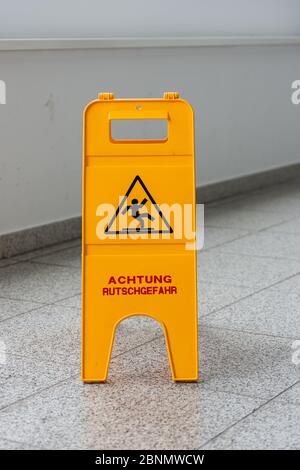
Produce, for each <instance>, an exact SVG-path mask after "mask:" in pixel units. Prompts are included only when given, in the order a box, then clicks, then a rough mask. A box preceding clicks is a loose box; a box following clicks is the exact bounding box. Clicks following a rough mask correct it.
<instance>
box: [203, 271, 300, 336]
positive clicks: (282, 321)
mask: <svg viewBox="0 0 300 470" xmlns="http://www.w3.org/2000/svg"><path fill="white" fill-rule="evenodd" d="M206 323H207V325H208V326H213V327H219V328H229V329H233V330H242V331H249V332H251V331H252V332H254V333H261V334H266V335H274V336H286V337H291V338H292V337H295V338H299V339H300V276H295V277H293V278H291V279H289V280H287V281H284V282H282V283H280V284H277V285H276V286H274V287H270V288H269V289H266V290H263V291H262V292H259V293H257V294H253V295H251V296H250V297H247V298H245V299H242V300H240V301H239V302H238V303H235V304H233V305H231V306H229V307H226V308H223V309H222V310H219V311H218V312H216V313H213V314H212V315H210V316H209V317H208V318H207V320H206Z"/></svg>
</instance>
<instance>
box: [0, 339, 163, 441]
mask: <svg viewBox="0 0 300 470" xmlns="http://www.w3.org/2000/svg"><path fill="white" fill-rule="evenodd" d="M162 336H163V335H162ZM159 338H160V336H157V337H155V338H152V339H151V340H149V341H146V342H145V343H142V344H140V345H137V346H135V347H133V348H131V349H128V350H126V351H123V352H121V353H119V354H116V355H115V356H112V358H111V359H112V360H113V359H115V358H117V357H119V356H122V355H123V354H126V353H128V352H131V351H133V350H134V349H137V348H140V347H142V346H144V345H145V344H148V343H151V342H152V341H156V340H158V339H159ZM13 355H14V356H16V357H19V358H28V356H23V355H22V356H20V355H17V354H13ZM52 364H53V365H55V363H52ZM108 374H109V371H108ZM79 375H80V374H79V372H78V373H76V374H71V375H69V376H68V377H66V378H64V379H62V380H59V381H58V382H55V383H53V384H51V385H48V386H47V387H44V388H41V389H39V390H37V391H36V392H33V393H31V394H29V395H27V396H26V397H23V398H19V399H18V400H15V401H13V402H12V403H9V404H8V405H5V406H3V407H0V416H1V412H2V411H4V410H6V409H7V408H10V407H12V406H16V405H18V403H20V402H23V401H26V400H28V399H30V398H32V397H34V396H36V395H39V394H41V393H42V392H44V391H47V390H49V389H51V388H53V387H56V386H57V385H60V384H62V383H64V382H67V381H68V380H70V379H72V378H76V377H78V376H79ZM2 438H3V439H5V437H4V436H2Z"/></svg>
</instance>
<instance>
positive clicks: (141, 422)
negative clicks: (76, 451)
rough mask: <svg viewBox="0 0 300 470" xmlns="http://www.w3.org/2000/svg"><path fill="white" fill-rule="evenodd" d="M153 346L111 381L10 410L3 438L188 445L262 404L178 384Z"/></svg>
mask: <svg viewBox="0 0 300 470" xmlns="http://www.w3.org/2000/svg"><path fill="white" fill-rule="evenodd" d="M149 344H151V343H149ZM153 351H156V353H155V352H153V356H152V359H151V356H150V357H149V354H147V353H146V354H145V352H144V347H141V348H138V349H137V350H136V351H130V352H129V353H127V354H123V355H121V356H118V357H117V358H115V359H113V360H112V367H111V369H112V370H111V374H110V378H109V381H108V383H107V384H93V385H90V384H86V385H83V384H81V383H80V382H79V380H77V379H71V380H67V381H65V382H64V383H61V384H59V385H57V386H54V387H51V389H49V390H45V391H43V392H41V393H40V394H38V395H36V396H35V397H34V398H29V399H28V400H24V401H23V402H22V403H21V402H20V403H17V404H15V405H13V406H11V407H9V408H7V409H5V410H3V411H2V412H0V428H1V429H2V430H3V432H2V437H4V438H6V439H11V438H12V436H14V439H16V440H25V438H26V439H27V441H30V442H31V443H32V444H33V445H36V446H41V445H44V446H46V447H47V448H94V449H97V448H106V449H126V448H135V449H145V448H149V447H150V448H154V449H168V448H170V449H172V448H173V449H175V448H183V449H184V448H187V449H188V448H195V447H196V446H197V445H201V443H202V442H205V441H206V440H208V439H209V438H211V437H212V436H214V435H215V434H216V433H218V432H221V431H222V430H223V429H226V428H227V427H228V426H229V425H231V424H233V423H234V422H235V421H236V420H237V419H240V418H242V417H243V416H245V415H246V414H248V413H249V412H251V411H253V410H254V409H255V408H256V407H257V406H259V404H261V400H260V399H253V398H249V397H243V396H238V395H233V394H228V393H224V392H214V391H212V390H205V388H204V387H203V386H202V384H174V383H172V382H171V380H170V377H169V375H168V374H166V373H165V372H166V371H165V370H164V367H162V368H161V367H158V364H157V362H156V359H157V360H158V363H159V364H160V363H162V364H164V365H165V366H166V354H164V355H163V357H162V356H160V357H158V356H157V354H159V351H157V350H156V349H155V348H154V350H153ZM182 430H183V431H184V432H183V431H182Z"/></svg>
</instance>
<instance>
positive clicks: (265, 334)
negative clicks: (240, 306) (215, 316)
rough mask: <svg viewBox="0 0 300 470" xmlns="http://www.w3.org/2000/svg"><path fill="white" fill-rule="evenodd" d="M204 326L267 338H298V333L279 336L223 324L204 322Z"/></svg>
mask: <svg viewBox="0 0 300 470" xmlns="http://www.w3.org/2000/svg"><path fill="white" fill-rule="evenodd" d="M205 326H206V328H211V329H213V330H224V331H231V332H232V333H238V332H239V333H246V334H249V335H254V336H266V337H267V338H274V339H277V338H278V339H286V340H288V339H290V340H296V339H299V335H297V336H279V335H271V334H268V333H257V332H255V331H251V330H235V329H233V328H228V327H223V326H216V325H209V324H206V325H205Z"/></svg>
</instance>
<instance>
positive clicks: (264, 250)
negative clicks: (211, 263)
mask: <svg viewBox="0 0 300 470" xmlns="http://www.w3.org/2000/svg"><path fill="white" fill-rule="evenodd" d="M222 249H223V251H224V253H240V254H244V255H249V256H269V257H271V258H290V259H300V233H298V234H290V233H277V232H268V231H264V232H261V233H256V234H254V235H250V236H246V237H244V238H240V239H239V240H234V241H232V242H229V243H226V245H224V246H223V247H222Z"/></svg>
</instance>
